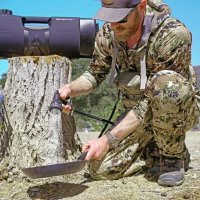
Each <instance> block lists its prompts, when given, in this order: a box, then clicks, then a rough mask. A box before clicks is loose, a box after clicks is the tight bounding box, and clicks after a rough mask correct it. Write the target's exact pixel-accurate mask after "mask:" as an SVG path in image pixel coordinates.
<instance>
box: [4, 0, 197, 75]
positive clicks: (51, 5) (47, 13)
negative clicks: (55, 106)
mask: <svg viewBox="0 0 200 200" xmlns="http://www.w3.org/2000/svg"><path fill="white" fill-rule="evenodd" d="M164 2H165V3H167V4H168V5H169V6H170V8H171V10H172V16H173V17H176V18H177V19H179V20H180V21H182V22H183V23H184V24H185V25H186V26H187V27H188V29H189V30H190V31H191V32H192V35H193V43H192V65H194V66H196V65H200V13H199V12H200V9H199V8H200V1H199V0H190V1H187V0H164ZM98 8H100V1H99V0H56V1H53V0H0V9H9V10H12V12H13V15H18V16H40V17H80V18H92V17H93V16H94V15H95V13H96V11H97V10H98ZM100 24H101V23H100ZM0 48H1V47H0ZM7 71H8V62H7V60H4V59H0V76H1V75H2V74H3V73H7Z"/></svg>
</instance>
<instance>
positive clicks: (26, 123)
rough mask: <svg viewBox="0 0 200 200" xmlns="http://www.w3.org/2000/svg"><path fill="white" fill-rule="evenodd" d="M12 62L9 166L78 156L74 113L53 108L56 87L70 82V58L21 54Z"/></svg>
mask: <svg viewBox="0 0 200 200" xmlns="http://www.w3.org/2000/svg"><path fill="white" fill-rule="evenodd" d="M9 65H10V66H9V72H8V75H7V81H6V85H5V88H4V95H5V108H6V112H7V115H8V119H9V122H10V125H11V127H12V135H11V137H10V138H9V143H8V144H9V145H8V146H7V148H8V156H7V158H5V159H6V160H9V169H10V170H11V169H16V170H19V169H21V168H27V167H33V166H40V165H47V164H55V163H60V162H66V160H68V161H69V160H74V159H76V158H77V157H78V155H79V154H80V149H81V148H80V147H81V142H80V139H79V137H78V135H77V133H76V128H75V122H74V118H73V116H71V115H67V114H65V113H62V114H61V113H57V114H55V113H54V114H52V113H50V111H49V105H50V103H51V101H52V98H53V94H54V92H55V90H57V89H58V88H60V86H62V85H64V84H65V83H67V82H69V81H70V77H71V62H70V60H69V59H67V58H65V57H60V56H41V57H17V58H11V59H10V60H9Z"/></svg>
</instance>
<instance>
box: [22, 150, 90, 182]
mask: <svg viewBox="0 0 200 200" xmlns="http://www.w3.org/2000/svg"><path fill="white" fill-rule="evenodd" d="M86 156H87V152H84V153H82V154H81V155H80V156H79V157H78V159H77V160H75V161H72V162H67V163H59V164H53V165H46V166H38V167H31V168H23V169H22V172H23V173H24V174H25V175H27V176H28V177H30V178H33V179H36V178H46V177H52V176H61V175H65V174H72V173H76V172H79V171H81V170H82V169H83V168H84V167H85V165H86V163H87V162H88V161H86V160H84V159H85V158H86Z"/></svg>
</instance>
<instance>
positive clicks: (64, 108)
mask: <svg viewBox="0 0 200 200" xmlns="http://www.w3.org/2000/svg"><path fill="white" fill-rule="evenodd" d="M62 107H63V112H65V113H69V112H71V111H72V107H71V106H69V105H64V104H63V105H62Z"/></svg>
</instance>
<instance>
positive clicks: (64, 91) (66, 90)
mask: <svg viewBox="0 0 200 200" xmlns="http://www.w3.org/2000/svg"><path fill="white" fill-rule="evenodd" d="M58 91H59V94H60V98H61V99H62V100H66V99H67V97H70V93H71V90H70V87H69V84H66V85H64V86H62V87H61V88H60V89H59V90H58ZM62 107H63V112H66V113H69V112H71V111H72V107H71V106H70V105H68V104H67V105H65V104H62Z"/></svg>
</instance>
